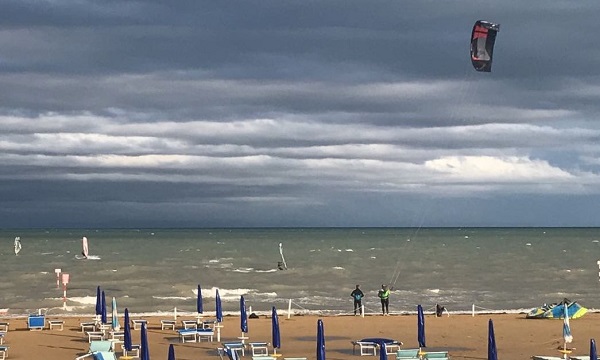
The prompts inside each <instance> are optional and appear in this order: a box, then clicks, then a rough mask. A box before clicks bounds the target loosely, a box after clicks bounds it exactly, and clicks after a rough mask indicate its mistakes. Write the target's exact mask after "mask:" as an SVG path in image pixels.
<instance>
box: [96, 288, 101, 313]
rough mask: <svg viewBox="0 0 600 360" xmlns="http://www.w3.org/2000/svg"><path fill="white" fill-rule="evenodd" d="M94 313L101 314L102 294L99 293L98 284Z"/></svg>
mask: <svg viewBox="0 0 600 360" xmlns="http://www.w3.org/2000/svg"><path fill="white" fill-rule="evenodd" d="M96 315H102V295H101V294H100V286H98V287H97V288H96Z"/></svg>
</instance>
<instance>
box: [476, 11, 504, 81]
mask: <svg viewBox="0 0 600 360" xmlns="http://www.w3.org/2000/svg"><path fill="white" fill-rule="evenodd" d="M498 31H500V24H494V23H491V22H489V21H484V20H478V21H477V22H476V23H475V25H474V26H473V33H472V34H471V62H472V63H473V67H474V68H475V70H477V71H483V72H491V71H492V59H493V57H494V43H495V42H496V34H497V33H498Z"/></svg>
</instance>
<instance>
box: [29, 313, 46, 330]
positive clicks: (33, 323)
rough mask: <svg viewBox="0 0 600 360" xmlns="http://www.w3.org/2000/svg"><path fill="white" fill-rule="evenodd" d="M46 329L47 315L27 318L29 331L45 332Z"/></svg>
mask: <svg viewBox="0 0 600 360" xmlns="http://www.w3.org/2000/svg"><path fill="white" fill-rule="evenodd" d="M44 327H46V316H45V315H29V317H28V318H27V328H28V329H29V330H43V329H44Z"/></svg>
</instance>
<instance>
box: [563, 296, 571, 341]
mask: <svg viewBox="0 0 600 360" xmlns="http://www.w3.org/2000/svg"><path fill="white" fill-rule="evenodd" d="M563 307H564V317H563V338H564V339H565V350H567V343H570V342H572V341H573V335H571V326H570V325H569V313H568V309H567V304H566V303H565V304H563Z"/></svg>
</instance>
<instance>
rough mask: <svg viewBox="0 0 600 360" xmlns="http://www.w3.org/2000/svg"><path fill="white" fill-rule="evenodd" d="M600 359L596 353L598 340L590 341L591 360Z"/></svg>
mask: <svg viewBox="0 0 600 360" xmlns="http://www.w3.org/2000/svg"><path fill="white" fill-rule="evenodd" d="M596 359H598V353H596V340H594V339H590V360H596Z"/></svg>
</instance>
